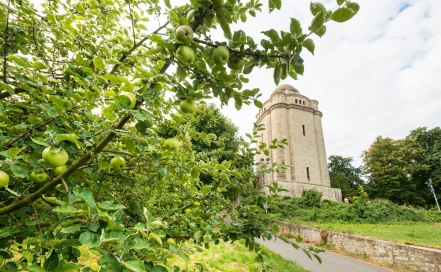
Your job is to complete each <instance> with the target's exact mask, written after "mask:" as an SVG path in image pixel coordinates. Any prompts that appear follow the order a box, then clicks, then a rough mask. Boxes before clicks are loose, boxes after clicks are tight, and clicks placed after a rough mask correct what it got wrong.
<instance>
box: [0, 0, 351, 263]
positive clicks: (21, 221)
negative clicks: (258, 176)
mask: <svg viewBox="0 0 441 272" xmlns="http://www.w3.org/2000/svg"><path fill="white" fill-rule="evenodd" d="M281 5H282V3H281V0H269V1H268V2H267V5H266V6H265V9H266V7H268V10H269V12H272V11H273V10H275V9H281ZM263 8H264V7H263V4H262V3H260V1H258V0H250V1H237V0H225V1H223V0H191V1H182V3H181V4H172V3H171V1H169V0H164V1H159V0H69V1H60V0H51V1H45V0H41V1H29V0H6V1H2V2H1V3H0V14H1V18H2V19H1V20H0V32H1V35H0V37H1V38H0V43H1V44H2V47H1V50H0V60H1V61H0V156H1V158H2V159H1V162H0V171H1V172H0V267H1V269H2V270H8V271H73V270H82V271H92V268H91V267H90V266H89V265H88V264H87V263H84V262H83V261H82V255H83V254H84V253H85V252H89V251H90V250H92V251H93V252H96V254H97V256H98V258H99V260H98V264H99V266H100V270H101V271H167V269H172V268H173V264H172V263H170V258H171V257H173V256H181V257H182V258H184V259H187V258H188V253H189V252H191V251H192V250H202V247H203V246H209V244H210V243H213V242H214V243H216V242H219V241H220V240H226V241H230V240H231V241H234V240H238V239H244V240H245V242H246V244H247V245H248V246H249V248H250V249H255V250H256V251H257V252H260V251H259V248H258V245H256V244H255V243H254V237H270V236H271V235H272V234H273V232H275V231H276V230H277V229H276V228H274V229H271V228H270V227H268V226H267V224H266V222H265V221H264V220H263V219H262V218H263V217H262V216H261V215H262V214H263V213H264V209H263V208H262V206H259V205H252V206H251V205H237V203H232V202H231V201H230V200H229V199H228V198H227V197H226V196H225V194H224V193H225V192H224V190H227V188H228V187H229V184H232V183H237V182H243V183H249V182H252V180H250V179H252V175H250V174H249V173H251V172H250V171H252V167H251V166H250V165H248V166H247V167H248V168H247V167H244V165H240V164H239V163H237V162H235V161H234V160H235V159H234V157H233V159H232V161H231V160H223V161H220V160H213V159H210V158H207V157H204V156H196V155H197V154H196V152H195V150H194V148H193V145H194V144H195V141H197V140H202V141H203V142H207V143H208V144H210V143H211V142H213V144H216V143H217V144H219V142H218V141H219V139H217V138H216V137H212V136H210V135H209V134H206V133H205V134H203V131H198V130H197V129H195V128H194V127H193V126H191V125H190V124H188V123H186V122H181V119H185V118H187V117H188V114H192V112H194V111H195V109H196V108H197V105H198V104H200V103H201V101H203V100H205V99H209V98H217V99H218V100H219V101H220V103H221V104H227V103H228V102H229V101H233V103H234V104H235V106H236V108H237V109H240V108H241V107H242V105H243V104H251V103H254V104H255V105H256V106H257V107H260V106H261V105H262V104H261V102H259V100H258V98H259V96H260V91H259V89H257V88H255V89H247V88H244V87H243V84H244V83H247V82H248V77H247V75H249V74H250V73H252V71H253V69H254V68H255V67H263V68H268V69H272V70H273V71H274V73H273V74H274V81H275V82H276V84H277V83H279V81H280V80H281V79H285V78H287V77H288V76H291V77H293V78H297V75H298V74H302V73H303V71H304V67H303V59H302V57H301V54H303V51H304V49H306V50H308V51H310V52H311V53H313V52H314V47H315V46H314V42H313V40H312V37H314V36H319V37H321V36H322V35H323V34H325V32H326V26H325V23H327V22H328V21H331V20H332V21H335V22H344V21H346V20H348V19H350V18H351V17H352V16H354V15H355V14H356V13H357V11H358V9H359V6H358V4H356V3H355V2H351V1H348V0H337V6H336V8H335V10H328V9H327V8H326V7H325V6H324V5H323V4H321V3H311V5H310V10H311V13H312V16H311V18H312V19H311V23H310V24H309V26H308V27H307V28H304V27H302V25H301V24H300V22H299V21H298V20H296V19H295V18H292V19H291V23H290V25H289V26H287V29H286V30H285V31H277V30H274V29H269V30H265V29H262V31H263V33H264V35H265V36H266V38H264V39H262V40H260V41H257V40H254V39H253V38H252V37H251V36H249V35H247V33H246V32H245V31H243V30H237V31H232V30H231V27H230V26H231V25H233V24H237V23H240V22H245V21H246V20H247V18H249V17H250V16H257V13H259V12H261V10H262V9H263ZM216 28H219V29H221V30H222V32H223V36H224V37H223V38H220V39H218V40H214V39H212V35H211V33H212V31H213V30H214V29H216ZM218 48H220V49H218ZM170 120H173V122H174V123H175V124H176V126H174V127H173V133H172V134H171V135H164V134H163V133H162V130H161V128H162V127H163V126H162V124H165V123H168V122H169V121H170ZM249 136H250V137H249V138H250V139H249V140H250V142H252V141H253V139H252V138H253V136H252V135H249ZM241 146H242V147H243V148H244V149H246V152H251V154H253V152H254V153H255V152H264V151H265V150H256V149H253V148H251V145H250V143H247V142H243V143H242V144H241ZM244 152H245V151H244ZM244 154H245V153H244ZM246 171H248V174H244V173H246ZM202 174H209V175H210V176H211V178H212V179H213V182H210V183H204V182H202V181H201V178H200V177H201V175H202ZM259 258H260V259H261V260H262V257H261V255H259ZM200 266H201V267H202V266H203V264H201V265H200ZM173 269H174V271H179V268H178V267H174V268H173Z"/></svg>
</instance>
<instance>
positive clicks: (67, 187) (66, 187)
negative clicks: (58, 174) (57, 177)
mask: <svg viewBox="0 0 441 272" xmlns="http://www.w3.org/2000/svg"><path fill="white" fill-rule="evenodd" d="M61 182H62V183H63V185H64V188H65V189H66V192H69V186H68V185H67V182H66V180H65V179H64V178H62V179H61Z"/></svg>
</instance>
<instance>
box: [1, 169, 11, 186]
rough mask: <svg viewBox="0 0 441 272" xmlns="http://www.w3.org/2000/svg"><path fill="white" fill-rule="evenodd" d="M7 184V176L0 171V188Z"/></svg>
mask: <svg viewBox="0 0 441 272" xmlns="http://www.w3.org/2000/svg"><path fill="white" fill-rule="evenodd" d="M8 184H9V176H8V174H6V173H5V172H3V171H0V188H3V187H6V186H8Z"/></svg>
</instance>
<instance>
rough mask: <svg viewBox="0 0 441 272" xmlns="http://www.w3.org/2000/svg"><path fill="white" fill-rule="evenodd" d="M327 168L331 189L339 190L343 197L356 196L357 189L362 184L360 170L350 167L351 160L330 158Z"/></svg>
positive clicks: (336, 157) (339, 157) (337, 157)
mask: <svg viewBox="0 0 441 272" xmlns="http://www.w3.org/2000/svg"><path fill="white" fill-rule="evenodd" d="M328 167H329V178H330V180H331V187H333V188H340V189H341V193H342V196H343V197H352V196H355V195H357V189H358V187H359V186H361V185H362V184H363V180H362V179H361V173H362V170H361V169H360V168H358V167H354V166H352V158H345V157H342V156H330V157H329V164H328Z"/></svg>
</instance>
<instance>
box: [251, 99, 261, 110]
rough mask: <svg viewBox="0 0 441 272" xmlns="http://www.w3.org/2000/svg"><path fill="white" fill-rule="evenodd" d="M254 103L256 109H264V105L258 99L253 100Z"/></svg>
mask: <svg viewBox="0 0 441 272" xmlns="http://www.w3.org/2000/svg"><path fill="white" fill-rule="evenodd" d="M253 103H254V105H255V106H256V107H258V108H259V109H261V108H263V103H262V102H260V101H259V100H257V99H254V100H253Z"/></svg>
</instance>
